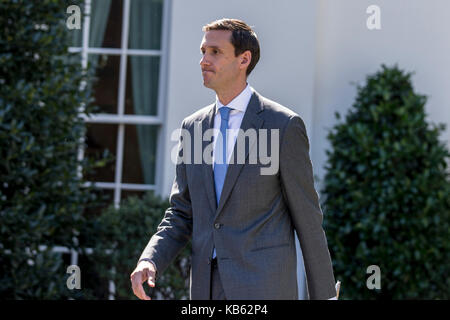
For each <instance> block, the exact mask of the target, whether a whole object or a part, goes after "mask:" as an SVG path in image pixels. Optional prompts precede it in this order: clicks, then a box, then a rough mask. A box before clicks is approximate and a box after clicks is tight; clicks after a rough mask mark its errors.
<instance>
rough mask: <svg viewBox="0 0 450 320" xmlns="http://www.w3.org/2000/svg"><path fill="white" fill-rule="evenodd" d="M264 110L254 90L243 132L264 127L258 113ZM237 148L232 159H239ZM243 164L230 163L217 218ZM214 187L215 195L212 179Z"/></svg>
mask: <svg viewBox="0 0 450 320" xmlns="http://www.w3.org/2000/svg"><path fill="white" fill-rule="evenodd" d="M262 110H263V107H262V104H261V101H260V99H259V94H258V93H256V92H254V93H253V94H252V97H251V98H250V101H249V103H248V106H247V109H246V111H245V114H244V118H243V119H242V123H241V129H242V130H243V132H245V131H246V130H248V129H250V128H253V129H255V130H256V131H258V130H259V129H260V128H261V127H262V125H263V123H264V120H263V119H262V118H261V117H260V116H259V115H258V113H260V112H261V111H262ZM241 135H242V134H241V132H240V133H239V136H241ZM238 139H239V137H238ZM236 141H237V140H236ZM256 144H257V142H254V143H253V144H252V145H249V146H248V148H246V149H245V159H247V157H248V154H249V152H250V150H251V149H252V148H253V147H256ZM236 149H237V143H235V144H234V149H233V155H232V156H231V158H232V159H237V157H236V152H237V151H236ZM243 166H244V164H243V163H241V164H237V163H233V164H229V165H228V169H227V173H226V176H225V182H224V185H223V189H222V193H221V195H220V200H219V205H218V207H217V211H216V216H215V218H217V216H218V215H219V214H220V212H221V211H222V209H223V207H224V205H225V203H226V201H227V200H228V197H229V195H230V193H231V190H232V189H233V186H234V185H235V183H236V180H237V178H238V176H239V174H240V172H241V170H242V167H243ZM211 172H212V169H211ZM208 179H209V177H208ZM208 181H209V180H208ZM212 189H213V192H214V196H215V191H214V180H213V181H212ZM214 203H215V198H214Z"/></svg>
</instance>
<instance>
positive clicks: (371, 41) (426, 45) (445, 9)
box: [312, 0, 450, 177]
mask: <svg viewBox="0 0 450 320" xmlns="http://www.w3.org/2000/svg"><path fill="white" fill-rule="evenodd" d="M372 4H376V5H378V6H379V7H380V9H381V30H372V31H371V30H368V29H367V27H366V19H367V17H368V16H369V14H367V13H366V8H367V7H368V6H369V5H372ZM382 63H385V64H387V65H389V66H390V65H393V64H394V63H398V65H399V67H400V68H402V69H404V70H406V71H408V72H409V71H415V72H416V73H415V75H413V77H412V79H413V85H414V88H415V90H416V92H418V93H421V94H425V95H427V96H429V100H428V103H427V104H426V106H425V110H426V112H427V114H428V115H429V117H428V118H427V119H428V120H429V121H431V122H434V123H437V122H443V123H446V124H447V126H450V1H448V0H433V1H423V0H370V1H368V0H345V1H336V0H320V4H319V15H318V20H317V56H316V77H315V92H314V116H313V119H314V121H313V133H312V139H313V141H312V161H313V163H314V164H315V172H316V173H317V174H318V176H320V177H323V175H324V169H323V166H324V164H325V160H326V154H325V150H326V149H328V148H329V144H328V142H327V141H326V134H327V131H328V128H331V127H332V126H333V124H335V122H336V121H335V119H334V112H335V111H339V112H340V113H341V114H342V113H343V112H344V113H345V112H346V110H348V109H349V108H350V106H351V105H352V104H353V102H354V99H355V97H356V87H355V86H354V85H351V84H350V82H351V81H357V82H359V83H362V82H363V81H364V80H365V77H366V75H368V74H373V73H374V72H376V71H378V70H380V65H381V64H382ZM442 140H443V141H447V145H448V146H449V148H450V143H449V140H450V130H449V128H447V130H446V132H445V134H443V135H442Z"/></svg>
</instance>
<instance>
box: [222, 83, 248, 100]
mask: <svg viewBox="0 0 450 320" xmlns="http://www.w3.org/2000/svg"><path fill="white" fill-rule="evenodd" d="M246 86H247V82H246V81H244V82H240V83H238V84H237V85H236V86H235V87H234V86H233V87H228V88H227V89H225V90H220V91H216V95H217V98H218V99H219V101H220V103H222V104H223V105H224V106H226V105H227V104H229V103H230V102H231V101H233V99H234V98H236V97H237V96H238V95H239V94H240V93H241V92H242V91H244V89H245V87H246Z"/></svg>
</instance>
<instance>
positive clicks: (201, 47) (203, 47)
mask: <svg viewBox="0 0 450 320" xmlns="http://www.w3.org/2000/svg"><path fill="white" fill-rule="evenodd" d="M205 48H211V49H217V50H221V49H220V47H218V46H204V45H203V46H200V50H202V49H205Z"/></svg>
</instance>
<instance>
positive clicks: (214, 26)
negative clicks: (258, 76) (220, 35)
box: [202, 18, 259, 76]
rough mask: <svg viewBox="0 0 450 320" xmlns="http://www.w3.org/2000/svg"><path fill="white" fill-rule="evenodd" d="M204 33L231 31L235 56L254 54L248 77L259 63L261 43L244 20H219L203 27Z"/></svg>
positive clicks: (248, 69)
mask: <svg viewBox="0 0 450 320" xmlns="http://www.w3.org/2000/svg"><path fill="white" fill-rule="evenodd" d="M202 30H203V31H204V32H206V31H210V30H230V31H232V33H231V39H230V41H231V44H232V45H233V46H234V55H235V56H236V57H237V56H238V55H240V54H241V53H243V52H245V51H247V50H249V51H250V52H251V54H252V58H251V61H250V64H249V65H248V67H247V76H248V75H249V74H250V72H252V70H253V69H254V68H255V66H256V64H257V63H258V61H259V41H258V38H257V37H256V33H255V32H254V31H253V30H252V28H251V27H250V26H249V25H248V24H246V23H245V22H244V21H242V20H238V19H227V18H223V19H219V20H216V21H213V22H211V23H208V24H207V25H206V26H203V28H202Z"/></svg>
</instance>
